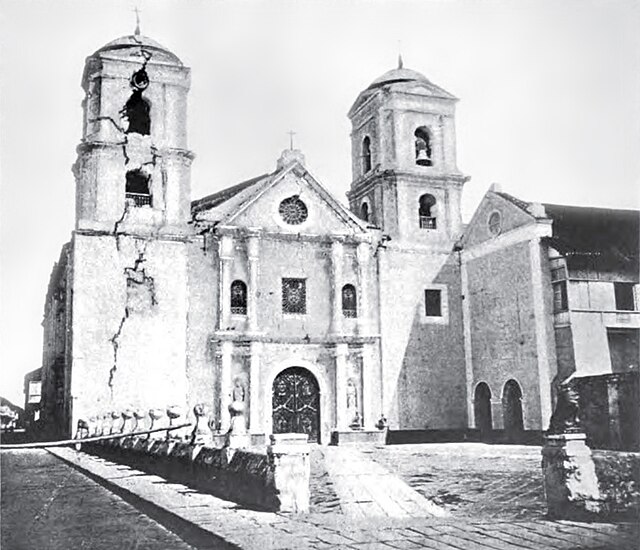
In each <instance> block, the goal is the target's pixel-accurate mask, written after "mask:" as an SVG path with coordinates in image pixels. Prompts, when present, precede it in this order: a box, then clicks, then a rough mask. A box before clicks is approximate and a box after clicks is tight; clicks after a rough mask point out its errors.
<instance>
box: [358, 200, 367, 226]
mask: <svg viewBox="0 0 640 550" xmlns="http://www.w3.org/2000/svg"><path fill="white" fill-rule="evenodd" d="M360 217H361V218H362V219H363V220H364V221H365V222H368V221H369V203H368V202H363V203H362V206H361V207H360Z"/></svg>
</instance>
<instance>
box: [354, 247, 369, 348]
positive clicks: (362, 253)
mask: <svg viewBox="0 0 640 550" xmlns="http://www.w3.org/2000/svg"><path fill="white" fill-rule="evenodd" d="M356 258H357V260H358V290H357V307H358V318H357V322H358V324H357V328H358V335H360V336H365V335H366V334H368V332H369V323H370V320H369V312H370V307H369V279H368V274H369V258H370V255H369V243H360V244H359V245H358V248H356Z"/></svg>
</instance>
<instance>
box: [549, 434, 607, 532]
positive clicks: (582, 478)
mask: <svg viewBox="0 0 640 550" xmlns="http://www.w3.org/2000/svg"><path fill="white" fill-rule="evenodd" d="M585 441H586V436H585V434H584V433H564V434H554V435H547V436H545V443H544V447H543V448H542V471H543V473H544V491H545V495H546V498H547V509H548V513H549V516H550V517H552V518H558V519H575V520H580V519H589V518H592V517H593V516H594V514H597V513H598V512H599V511H600V505H601V499H600V491H599V489H598V478H597V477H596V470H595V465H594V463H593V458H592V457H591V450H590V449H589V447H587V444H586V442H585Z"/></svg>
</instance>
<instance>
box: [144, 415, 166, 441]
mask: <svg viewBox="0 0 640 550" xmlns="http://www.w3.org/2000/svg"><path fill="white" fill-rule="evenodd" d="M163 416H164V411H163V410H162V409H149V418H151V424H150V425H149V429H150V430H153V429H154V428H158V427H159V426H156V422H158V421H159V420H160V419H161V418H162V417H163ZM161 434H162V432H154V433H151V434H147V439H160V438H162V435H161Z"/></svg>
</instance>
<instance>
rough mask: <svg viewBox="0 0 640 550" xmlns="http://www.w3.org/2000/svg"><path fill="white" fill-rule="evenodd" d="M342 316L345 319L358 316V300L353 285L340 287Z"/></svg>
mask: <svg viewBox="0 0 640 550" xmlns="http://www.w3.org/2000/svg"><path fill="white" fill-rule="evenodd" d="M342 315H344V316H345V317H357V316H358V298H357V294H356V287H355V286H353V285H344V286H343V287H342Z"/></svg>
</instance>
